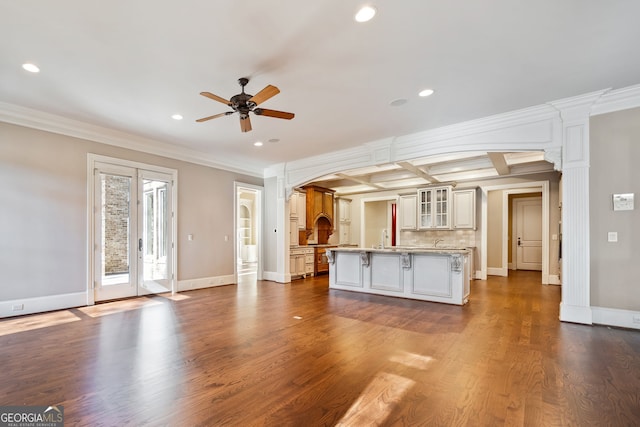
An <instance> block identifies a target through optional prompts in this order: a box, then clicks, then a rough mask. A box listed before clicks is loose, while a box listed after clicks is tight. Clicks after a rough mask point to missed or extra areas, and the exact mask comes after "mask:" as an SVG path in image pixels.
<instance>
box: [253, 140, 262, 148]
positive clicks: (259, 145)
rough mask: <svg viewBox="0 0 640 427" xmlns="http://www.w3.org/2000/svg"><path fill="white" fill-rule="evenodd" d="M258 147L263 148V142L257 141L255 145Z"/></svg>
mask: <svg viewBox="0 0 640 427" xmlns="http://www.w3.org/2000/svg"><path fill="white" fill-rule="evenodd" d="M253 145H255V146H256V147H262V141H256V142H254V143H253Z"/></svg>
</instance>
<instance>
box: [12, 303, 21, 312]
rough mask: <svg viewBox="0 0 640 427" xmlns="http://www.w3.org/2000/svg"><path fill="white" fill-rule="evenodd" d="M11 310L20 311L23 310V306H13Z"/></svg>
mask: <svg viewBox="0 0 640 427" xmlns="http://www.w3.org/2000/svg"><path fill="white" fill-rule="evenodd" d="M11 309H12V310H13V311H22V310H24V304H14V305H13V307H11Z"/></svg>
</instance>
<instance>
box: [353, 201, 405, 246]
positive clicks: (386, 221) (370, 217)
mask: <svg viewBox="0 0 640 427" xmlns="http://www.w3.org/2000/svg"><path fill="white" fill-rule="evenodd" d="M397 201H398V198H397V197H374V198H369V199H362V205H361V209H360V212H362V218H361V220H360V247H362V248H371V247H379V246H380V245H382V244H384V246H386V247H388V246H390V245H391V242H392V241H395V238H394V236H395V232H396V230H395V229H394V227H393V205H394V204H396V203H397Z"/></svg>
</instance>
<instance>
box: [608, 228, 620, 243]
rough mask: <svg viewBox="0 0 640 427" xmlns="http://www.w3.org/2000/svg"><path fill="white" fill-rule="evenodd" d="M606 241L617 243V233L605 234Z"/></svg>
mask: <svg viewBox="0 0 640 427" xmlns="http://www.w3.org/2000/svg"><path fill="white" fill-rule="evenodd" d="M607 241H608V242H617V241H618V232H617V231H610V232H608V233H607Z"/></svg>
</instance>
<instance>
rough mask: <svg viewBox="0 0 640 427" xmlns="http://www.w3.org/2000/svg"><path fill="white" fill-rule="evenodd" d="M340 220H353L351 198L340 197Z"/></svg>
mask: <svg viewBox="0 0 640 427" xmlns="http://www.w3.org/2000/svg"><path fill="white" fill-rule="evenodd" d="M338 221H339V222H351V199H343V198H339V199H338Z"/></svg>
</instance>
